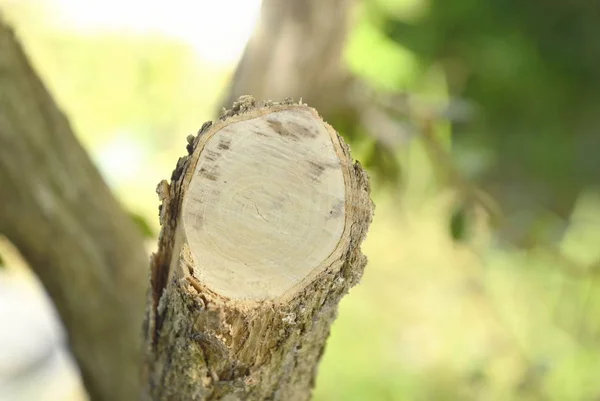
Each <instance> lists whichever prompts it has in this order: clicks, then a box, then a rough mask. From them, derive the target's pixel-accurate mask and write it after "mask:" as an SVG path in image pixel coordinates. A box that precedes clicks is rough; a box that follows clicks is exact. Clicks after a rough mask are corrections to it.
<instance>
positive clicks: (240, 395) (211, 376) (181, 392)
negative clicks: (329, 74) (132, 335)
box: [145, 97, 372, 401]
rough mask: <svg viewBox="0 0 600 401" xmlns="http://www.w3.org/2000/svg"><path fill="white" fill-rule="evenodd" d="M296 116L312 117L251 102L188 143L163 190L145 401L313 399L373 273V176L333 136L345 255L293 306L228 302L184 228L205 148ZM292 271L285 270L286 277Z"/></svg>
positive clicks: (277, 301) (280, 301)
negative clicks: (367, 274)
mask: <svg viewBox="0 0 600 401" xmlns="http://www.w3.org/2000/svg"><path fill="white" fill-rule="evenodd" d="M296 109H297V110H301V111H306V110H309V111H310V113H314V110H312V109H309V108H308V107H306V106H304V105H299V104H293V103H292V102H284V103H270V102H269V103H258V104H257V103H256V102H255V101H254V100H253V99H251V98H249V97H246V98H244V99H241V100H240V101H239V102H236V103H235V104H234V106H233V108H232V110H229V111H227V112H225V113H224V114H223V115H222V116H221V118H220V119H219V120H218V121H217V122H215V123H214V124H213V123H207V124H205V125H204V126H203V127H202V129H201V130H200V132H199V134H198V136H197V137H195V138H194V137H190V138H188V139H189V145H188V151H189V155H188V156H186V157H183V158H181V159H180V160H179V162H178V163H177V167H176V169H175V171H174V172H173V175H172V177H171V182H170V183H167V182H166V181H163V182H161V184H159V187H158V190H157V191H158V193H159V196H160V198H161V200H162V206H161V212H160V216H161V225H162V231H161V235H160V239H159V249H158V252H157V253H156V254H155V255H154V257H153V262H152V283H151V287H152V298H151V299H150V300H149V309H148V336H147V344H148V360H147V365H146V377H147V383H148V388H147V390H146V394H145V396H146V399H148V400H153V401H158V400H286V401H287V400H307V399H309V398H310V395H311V390H312V387H313V384H314V378H315V374H316V369H317V364H318V362H319V359H320V357H321V355H322V353H323V350H324V346H325V341H326V338H327V336H328V334H329V329H330V326H331V324H332V322H333V321H334V319H335V316H336V311H337V306H338V303H339V301H340V299H341V297H342V296H343V295H344V294H345V293H346V292H347V291H348V289H349V288H350V287H352V286H353V285H355V284H356V283H357V282H358V281H359V279H360V277H361V275H362V272H363V268H364V266H365V264H366V258H365V257H364V255H362V254H361V252H360V243H361V242H362V240H363V238H364V236H365V234H366V231H367V228H368V225H369V223H370V221H371V216H372V204H371V201H370V199H369V186H368V180H367V176H366V174H365V172H364V171H363V170H362V168H361V167H360V165H359V164H358V163H352V159H351V157H350V154H349V151H348V147H347V146H346V145H345V144H344V143H343V141H342V139H341V138H340V137H339V136H337V134H335V133H334V135H335V139H334V141H338V144H337V145H336V146H339V149H340V150H339V153H338V157H339V160H338V161H339V165H341V166H342V167H341V169H342V170H343V172H344V185H345V193H346V195H345V199H346V203H345V215H344V216H345V217H344V218H345V219H346V220H345V225H344V227H345V228H344V236H343V237H342V238H344V240H340V242H339V245H338V248H337V249H339V253H335V254H336V255H338V254H339V255H340V256H339V257H336V259H335V260H334V261H333V262H331V264H326V265H325V264H324V266H325V267H324V268H323V270H320V271H318V272H317V273H318V274H316V275H315V276H314V277H311V278H310V279H307V280H306V281H302V282H301V285H300V286H299V288H297V289H296V290H295V291H294V292H293V294H292V295H290V296H289V297H286V296H282V297H276V298H273V299H265V300H262V301H257V302H250V301H247V300H244V299H242V300H239V299H233V298H231V297H226V296H222V295H220V294H219V293H217V292H216V291H215V289H214V288H210V287H209V286H207V285H206V283H205V282H203V281H202V279H199V278H198V277H202V269H205V267H204V266H203V265H202V261H200V263H199V262H198V261H196V260H194V258H193V256H192V252H191V251H190V241H189V240H188V239H187V238H186V235H185V233H184V232H183V229H182V227H181V226H182V225H183V224H182V221H181V220H182V217H181V216H182V206H183V205H184V204H185V202H184V200H185V197H186V194H187V193H188V191H189V190H190V186H191V185H195V184H194V183H193V182H192V180H193V179H197V178H195V177H197V176H198V174H195V172H197V171H196V164H197V163H199V158H200V157H201V156H202V157H204V156H203V150H204V147H205V146H208V145H206V144H205V143H209V142H207V141H210V139H211V138H212V137H213V136H214V135H215V134H216V133H218V132H219V131H220V130H222V129H224V128H225V127H228V126H230V125H231V124H233V123H234V122H239V121H245V120H251V119H253V118H255V117H257V116H262V115H266V116H268V115H269V113H273V112H276V111H281V110H296ZM314 115H315V116H316V113H315V114H314ZM319 121H320V122H321V120H320V119H319ZM321 123H322V122H321ZM322 124H324V123H322ZM282 126H283V129H279V128H281V126H279V127H277V128H278V132H282V135H284V134H285V135H288V136H296V135H298V136H301V135H302V133H301V132H302V129H301V128H300V129H299V130H297V131H293V130H289V131H285V130H286V129H287V128H286V123H285V122H284V123H283V124H282ZM327 127H328V126H327ZM288 128H289V127H288ZM328 129H330V127H329V128H328ZM331 132H334V131H333V130H332V131H331ZM230 135H231V137H232V138H233V137H234V136H235V135H250V134H248V132H247V131H241V132H235V131H234V132H230ZM255 135H264V133H261V132H256V133H255ZM307 135H308V134H307ZM228 146H229V145H227V146H223V147H222V148H221V149H227V147H228ZM265 146H268V143H267V142H265ZM225 152H226V150H224V151H223V152H221V153H225ZM208 156H210V157H211V158H215V157H216V158H220V157H225V158H227V157H229V158H231V157H233V156H227V155H225V156H223V155H222V154H219V155H214V154H213V155H210V154H209V155H208ZM208 156H206V157H208ZM316 170H317V171H322V170H323V169H322V168H317V169H316ZM202 171H203V170H202V169H200V172H202ZM204 173H206V171H204ZM212 173H214V174H216V171H213V172H212ZM212 173H211V174H212ZM209 179H211V180H216V179H215V178H214V177H210V178H209ZM263 179H264V180H269V177H263ZM224 188H225V187H223V190H225V189H224ZM207 207H209V208H210V207H211V205H208V206H207ZM256 211H257V213H258V209H257V210H256ZM263 213H264V210H263ZM240 218H243V216H242V217H240ZM336 252H338V251H337V250H336ZM286 268H288V266H286V265H284V264H282V266H281V269H286ZM198 273H200V274H198Z"/></svg>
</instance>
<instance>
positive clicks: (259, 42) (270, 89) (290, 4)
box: [225, 0, 355, 117]
mask: <svg viewBox="0 0 600 401" xmlns="http://www.w3.org/2000/svg"><path fill="white" fill-rule="evenodd" d="M354 3H355V1H354V0H328V1H322V0H263V3H262V7H261V13H260V18H259V20H258V22H257V26H256V28H255V30H254V32H253V35H252V37H251V38H250V41H249V42H248V44H247V46H246V49H245V51H244V54H243V56H242V59H241V60H240V63H239V64H238V67H237V69H236V72H235V76H234V78H233V80H232V83H231V88H230V90H229V94H228V97H227V99H226V101H225V106H226V107H229V105H231V104H232V103H233V102H234V101H235V100H236V99H237V98H238V97H239V96H243V95H251V96H253V97H255V98H256V99H284V98H287V97H293V98H296V99H298V98H302V99H303V100H304V101H306V102H307V103H309V104H311V105H312V106H313V107H315V108H316V109H317V110H319V112H320V113H322V114H323V115H325V116H326V117H327V116H330V115H331V114H332V113H334V112H335V113H338V114H339V113H340V111H339V110H344V111H345V110H346V109H348V108H351V109H352V110H354V105H353V104H351V103H350V101H351V100H352V99H350V97H349V93H350V83H351V82H352V79H351V76H350V74H349V72H348V71H347V69H346V64H345V63H344V59H343V53H344V45H345V43H346V37H347V33H348V30H349V28H350V25H351V22H352V17H351V14H352V13H351V11H352V6H353V5H354Z"/></svg>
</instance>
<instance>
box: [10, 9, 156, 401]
mask: <svg viewBox="0 0 600 401" xmlns="http://www.w3.org/2000/svg"><path fill="white" fill-rule="evenodd" d="M0 211H1V216H0V233H2V234H4V235H6V236H7V237H8V239H9V240H10V241H11V242H12V243H14V244H15V245H16V246H17V248H18V249H19V250H20V252H21V253H22V254H23V256H24V257H25V259H26V260H27V261H28V262H29V264H30V266H31V268H32V269H33V270H34V271H35V272H36V274H37V275H38V277H39V278H40V279H41V281H42V283H43V284H44V286H45V288H46V290H47V291H48V292H49V294H50V296H51V297H52V299H53V301H54V303H55V304H56V307H57V309H58V312H59V313H60V315H61V318H62V320H63V323H64V325H65V327H66V330H67V333H68V337H69V341H70V345H71V349H72V351H73V353H74V355H75V358H76V359H77V361H78V363H79V367H80V368H81V373H82V375H83V380H84V384H85V386H86V388H87V391H88V392H89V394H90V396H91V398H92V400H106V401H108V400H123V401H131V400H135V399H137V398H138V397H139V394H140V380H139V366H140V364H141V360H142V352H141V351H142V342H141V337H142V336H141V325H142V320H143V315H144V300H145V296H144V294H145V291H146V285H147V282H146V280H147V266H148V265H147V263H148V262H147V257H146V255H145V251H144V248H143V244H142V239H141V236H140V234H139V233H138V232H137V230H136V228H135V226H134V224H133V222H132V221H131V220H130V219H129V217H128V216H127V214H126V213H125V212H124V211H123V210H122V209H121V207H120V206H119V205H118V203H117V202H116V201H115V199H114V197H113V196H112V195H111V193H110V191H109V189H108V187H107V186H106V185H105V183H104V182H103V181H102V178H101V177H100V174H99V173H98V171H97V170H96V168H95V167H94V165H93V164H92V162H91V161H90V159H89V158H88V156H87V154H86V153H85V151H84V149H83V148H82V147H81V145H80V144H79V143H78V142H77V140H76V138H75V136H74V135H73V133H72V131H71V128H70V127H69V124H68V122H67V120H66V118H65V116H64V115H63V114H62V113H61V111H60V110H59V109H58V107H57V106H56V104H55V103H54V101H53V100H52V98H51V96H50V94H49V93H48V91H47V90H46V89H45V87H44V85H43V84H42V83H41V81H40V80H39V78H38V77H37V76H36V74H35V72H34V71H33V69H32V68H31V66H30V63H29V61H28V60H27V57H26V56H25V54H24V52H23V50H22V49H21V47H20V45H19V44H18V42H17V40H16V39H15V37H14V34H13V32H12V31H11V30H10V29H9V28H8V27H7V26H6V25H5V24H4V23H3V22H2V20H1V19H0ZM6 329H9V328H6Z"/></svg>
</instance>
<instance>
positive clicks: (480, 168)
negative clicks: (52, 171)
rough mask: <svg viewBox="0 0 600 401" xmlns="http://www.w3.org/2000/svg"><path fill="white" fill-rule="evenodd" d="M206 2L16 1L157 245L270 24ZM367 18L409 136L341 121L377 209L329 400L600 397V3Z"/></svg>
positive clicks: (359, 60) (361, 12)
mask: <svg viewBox="0 0 600 401" xmlns="http://www.w3.org/2000/svg"><path fill="white" fill-rule="evenodd" d="M204 3H205V2H200V3H199V5H198V6H197V11H196V12H191V11H189V12H186V13H185V14H188V15H187V16H186V17H185V18H186V19H184V20H177V19H176V17H181V18H183V16H182V15H181V14H177V13H176V12H175V11H174V14H173V15H171V14H169V15H165V14H164V12H165V11H164V10H165V9H169V8H172V9H174V10H176V9H177V7H180V6H181V7H183V5H184V4H185V2H181V4H179V3H178V2H173V3H172V4H171V3H169V5H167V6H166V7H163V8H159V7H156V8H153V7H149V9H148V10H144V9H142V6H141V4H138V3H137V2H130V3H127V2H122V4H120V3H119V2H110V1H109V2H103V4H104V5H103V6H102V5H99V4H95V5H93V3H90V2H83V1H80V2H78V1H76V0H73V1H67V0H61V1H33V0H32V1H27V0H22V1H19V0H0V10H2V12H3V13H4V14H5V15H6V17H7V19H8V20H9V22H10V23H11V24H12V25H13V26H14V28H15V29H16V31H17V32H18V34H19V36H20V37H21V39H22V41H23V43H24V45H25V47H26V49H27V51H28V54H29V55H30V57H31V58H32V60H33V62H34V65H35V67H36V69H37V71H38V73H39V74H40V75H41V76H42V78H43V79H44V82H45V83H46V85H47V86H48V87H49V88H50V90H51V92H52V94H53V96H54V97H55V99H56V100H57V102H58V103H59V104H60V105H61V107H62V108H63V110H64V111H65V112H66V114H67V115H68V116H69V118H70V121H71V124H72V126H73V128H74V130H75V131H76V133H77V134H78V136H79V138H80V140H81V141H82V142H83V143H84V145H85V146H86V148H87V149H88V151H89V152H90V154H91V155H92V157H93V158H94V160H95V161H96V162H97V165H98V166H99V168H100V169H101V171H102V172H103V174H104V177H105V178H106V180H107V181H108V182H109V184H110V185H111V187H112V188H113V189H114V191H115V192H116V193H117V194H118V196H119V197H120V199H121V200H122V202H123V203H124V204H125V205H126V206H127V208H128V209H129V210H130V211H131V213H132V216H133V217H134V218H136V219H137V220H138V221H139V222H140V224H142V225H143V226H145V231H146V232H147V236H148V243H149V248H150V249H152V247H153V246H154V245H155V236H156V235H157V233H158V218H157V205H158V199H157V197H156V194H155V187H156V184H157V183H158V182H159V181H160V180H161V179H163V178H168V177H169V176H170V173H171V170H172V169H173V168H174V166H175V163H176V160H177V158H178V157H179V156H181V155H183V154H184V152H185V143H186V142H185V137H186V136H187V135H189V134H195V133H196V131H197V130H198V128H199V127H200V126H201V125H202V123H203V122H204V121H205V120H209V119H212V118H214V115H215V110H217V108H218V106H219V104H220V103H219V102H220V101H221V99H222V98H223V96H224V93H225V91H226V90H227V86H228V84H229V82H230V80H231V78H232V74H233V72H234V71H235V67H236V62H237V59H238V58H239V55H240V54H241V51H242V50H243V46H244V43H245V40H246V39H247V38H248V36H249V35H250V33H251V30H252V26H253V25H252V24H253V23H254V20H255V19H256V16H257V15H258V8H259V4H258V2H257V1H255V0H253V1H244V0H242V1H239V2H236V4H233V3H234V2H233V1H226V2H223V5H222V6H218V5H215V4H216V3H218V2H211V3H215V4H213V5H207V4H208V3H209V2H206V4H204ZM211 7H212V8H211ZM228 8H230V9H231V10H237V11H236V12H233V11H228ZM203 15H204V16H206V15H210V16H211V18H206V17H205V18H202V16H203ZM356 15H357V17H356V24H355V25H354V26H353V28H352V30H351V32H350V34H349V38H348V41H347V43H346V45H345V46H346V47H345V53H344V54H345V63H346V64H347V65H348V67H349V68H350V71H351V72H352V73H353V74H354V76H355V77H358V78H359V79H360V80H361V81H362V82H364V83H365V84H366V85H368V87H369V88H371V89H372V90H373V91H375V92H376V93H378V94H380V95H381V96H382V97H389V98H392V99H394V98H396V97H401V96H405V94H409V99H410V102H409V103H410V106H411V107H410V110H409V111H406V110H404V109H403V110H398V109H393V110H391V111H389V115H390V116H391V119H392V120H393V121H394V122H396V123H398V124H401V125H402V126H408V127H410V129H408V130H407V132H408V133H405V134H403V135H404V136H403V140H402V141H400V142H401V144H399V145H397V146H395V147H393V148H391V149H390V148H389V146H387V147H386V145H384V144H382V143H381V141H379V140H377V139H374V136H372V135H369V132H368V131H369V130H368V129H360V130H351V129H350V130H347V129H345V126H344V124H343V122H342V123H340V124H339V127H340V128H339V129H340V130H341V133H342V134H343V135H345V136H346V138H347V139H348V140H349V142H350V143H351V145H352V149H353V156H354V157H355V158H357V159H358V160H360V161H361V162H363V164H365V165H366V166H367V168H368V169H369V172H370V174H371V176H372V185H373V199H374V201H375V203H376V205H377V207H376V214H375V219H374V222H373V225H372V228H371V230H370V232H369V236H368V238H367V241H366V243H365V244H364V247H363V249H364V252H365V253H366V254H367V256H368V258H369V265H368V267H367V269H366V270H365V275H364V278H363V280H362V282H361V284H360V285H359V286H357V287H355V288H354V289H353V290H352V291H351V292H350V294H349V295H348V296H347V297H346V298H344V300H343V301H342V303H341V306H340V312H339V318H338V320H337V321H336V322H335V325H334V327H333V330H332V335H331V337H330V340H329V342H328V345H327V349H326V352H325V355H324V358H323V362H322V364H321V365H320V368H319V376H318V380H317V386H316V391H315V400H323V401H325V400H332V401H333V400H343V401H362V400H382V401H383V400H386V401H388V400H389V401H392V400H394V401H395V400H448V401H450V400H557V401H558V400H560V401H562V400H590V401H592V400H599V399H600V380H598V376H599V375H600V297H599V296H598V295H599V294H598V291H597V278H596V277H597V276H598V275H597V274H596V270H597V269H596V267H600V266H598V265H599V264H600V263H599V260H600V247H599V246H598V245H599V244H600V193H599V192H598V185H599V183H600V179H599V178H600V108H599V106H600V96H598V94H599V93H600V79H599V78H600V40H599V38H600V5H599V4H598V3H597V2H595V1H587V2H586V1H583V0H578V1H572V2H564V1H558V0H548V1H546V2H524V1H518V0H498V1H482V0H477V1H476V0H457V1H453V2H451V1H445V0H428V1H427V0H368V1H366V0H365V1H362V2H360V3H359V4H358V5H357V9H356ZM207 20H211V21H212V20H214V21H212V22H209V21H207ZM169 21H170V23H169ZM202 24H204V27H201V25H202ZM185 27H187V28H188V30H186V29H185ZM192 28H193V29H192ZM215 38H220V40H216V39H215ZM0 90H1V88H0ZM382 108H385V106H382ZM392 108H393V107H392ZM334 124H335V122H334ZM336 126H338V125H337V124H336ZM367 128H368V127H367ZM350 131H352V132H350ZM355 131H356V132H355ZM481 194H486V195H485V196H483V195H481Z"/></svg>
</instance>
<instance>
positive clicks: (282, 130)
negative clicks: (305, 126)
mask: <svg viewBox="0 0 600 401" xmlns="http://www.w3.org/2000/svg"><path fill="white" fill-rule="evenodd" d="M267 123H268V124H269V126H270V127H271V128H272V129H273V131H275V132H276V133H277V134H279V135H280V136H282V137H284V138H290V139H292V140H295V141H297V140H298V139H299V138H298V135H296V134H295V133H294V132H293V131H291V130H289V129H287V128H286V127H284V126H283V124H282V123H281V122H280V121H276V120H267Z"/></svg>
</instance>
